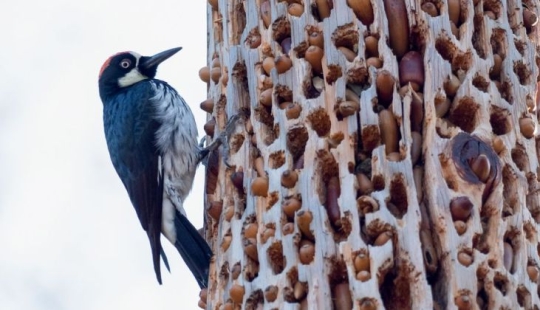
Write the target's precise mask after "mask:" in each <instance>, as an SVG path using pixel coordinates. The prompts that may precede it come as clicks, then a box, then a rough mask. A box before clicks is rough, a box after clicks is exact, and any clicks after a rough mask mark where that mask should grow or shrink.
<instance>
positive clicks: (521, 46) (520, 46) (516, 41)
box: [514, 38, 527, 57]
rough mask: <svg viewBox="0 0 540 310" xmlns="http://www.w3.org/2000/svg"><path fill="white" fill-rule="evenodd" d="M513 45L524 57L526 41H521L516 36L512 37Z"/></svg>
mask: <svg viewBox="0 0 540 310" xmlns="http://www.w3.org/2000/svg"><path fill="white" fill-rule="evenodd" d="M514 45H515V46H516V49H517V50H518V52H519V53H520V54H521V56H523V57H525V50H526V49H527V43H525V42H524V41H521V40H520V39H518V38H514Z"/></svg>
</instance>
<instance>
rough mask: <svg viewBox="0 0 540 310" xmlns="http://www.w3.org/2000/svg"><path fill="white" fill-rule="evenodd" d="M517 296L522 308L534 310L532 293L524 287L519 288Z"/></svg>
mask: <svg viewBox="0 0 540 310" xmlns="http://www.w3.org/2000/svg"><path fill="white" fill-rule="evenodd" d="M516 294H517V300H518V303H519V305H520V306H521V307H523V308H525V309H531V308H532V307H531V306H532V300H531V293H530V292H529V290H528V289H527V288H526V287H525V286H524V285H520V286H518V288H517V290H516Z"/></svg>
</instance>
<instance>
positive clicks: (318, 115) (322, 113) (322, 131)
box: [307, 108, 331, 137]
mask: <svg viewBox="0 0 540 310" xmlns="http://www.w3.org/2000/svg"><path fill="white" fill-rule="evenodd" d="M307 119H308V121H309V122H310V124H311V128H313V130H315V132H316V133H317V135H318V136H319V137H324V136H326V135H328V133H329V132H330V126H331V122H330V117H329V116H328V113H326V110H325V109H323V108H317V109H315V110H313V111H312V112H311V113H309V115H308V116H307Z"/></svg>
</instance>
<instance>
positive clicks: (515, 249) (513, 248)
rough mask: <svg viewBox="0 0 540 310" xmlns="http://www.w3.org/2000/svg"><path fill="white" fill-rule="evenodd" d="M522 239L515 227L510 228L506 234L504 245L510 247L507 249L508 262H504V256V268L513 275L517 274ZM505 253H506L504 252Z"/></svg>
mask: <svg viewBox="0 0 540 310" xmlns="http://www.w3.org/2000/svg"><path fill="white" fill-rule="evenodd" d="M520 237H521V233H520V231H518V230H517V229H516V228H515V227H509V228H508V230H507V231H506V233H505V234H504V237H503V240H504V243H506V244H507V246H510V247H509V248H508V249H507V251H508V252H507V253H505V255H506V260H507V261H506V262H505V261H504V256H503V262H502V263H503V265H504V267H505V268H506V269H507V270H508V272H510V273H511V274H513V273H515V272H516V267H517V266H516V255H517V253H519V251H520V248H521V246H520V240H519V239H520ZM503 253H504V252H503Z"/></svg>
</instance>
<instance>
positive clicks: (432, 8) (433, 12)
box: [422, 2, 439, 17]
mask: <svg viewBox="0 0 540 310" xmlns="http://www.w3.org/2000/svg"><path fill="white" fill-rule="evenodd" d="M422 11H424V12H426V13H427V14H428V15H429V16H431V17H437V16H439V10H438V9H437V6H436V5H435V4H433V3H431V2H424V3H422Z"/></svg>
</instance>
